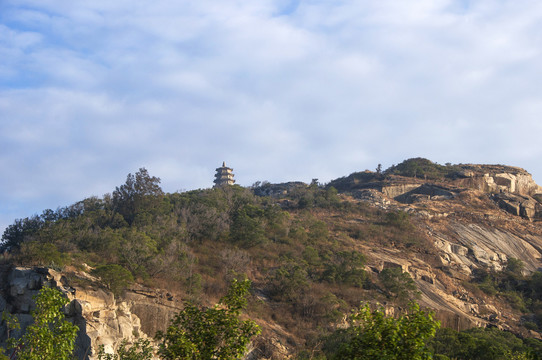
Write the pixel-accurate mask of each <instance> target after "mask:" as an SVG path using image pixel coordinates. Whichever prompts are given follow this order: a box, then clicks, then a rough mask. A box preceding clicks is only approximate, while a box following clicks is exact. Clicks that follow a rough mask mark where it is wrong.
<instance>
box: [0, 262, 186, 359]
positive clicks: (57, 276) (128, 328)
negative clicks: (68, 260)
mask: <svg viewBox="0 0 542 360" xmlns="http://www.w3.org/2000/svg"><path fill="white" fill-rule="evenodd" d="M71 275H72V276H75V275H74V274H73V273H72V274H71ZM1 276H2V279H3V289H2V290H3V292H2V296H0V311H3V310H7V311H9V312H11V313H12V314H15V315H16V316H17V317H18V319H19V321H20V323H21V327H22V330H21V332H22V331H24V329H25V328H26V327H27V326H28V325H29V324H31V322H32V317H31V315H30V312H31V311H32V308H33V300H32V297H33V296H35V295H36V294H37V293H38V292H39V290H40V289H41V288H42V287H43V286H51V287H56V288H58V289H59V290H61V291H62V292H63V293H64V294H66V295H67V297H68V299H69V300H70V303H69V304H68V305H67V306H66V308H65V314H66V316H67V318H68V320H69V321H71V322H73V323H74V324H75V325H77V326H78V327H79V332H78V337H77V340H76V356H77V358H78V359H85V360H94V359H96V353H97V350H98V349H99V347H100V346H103V347H104V350H105V351H106V352H107V353H113V352H115V350H116V349H117V348H118V346H119V345H120V343H121V342H122V341H123V340H126V341H128V343H130V342H133V341H135V340H136V339H137V338H147V337H150V338H152V337H153V336H154V334H155V333H156V331H157V330H165V329H166V326H167V324H168V323H169V320H170V319H171V317H172V316H173V315H174V314H175V313H176V312H178V311H179V308H180V304H179V303H178V302H176V301H175V300H174V299H173V298H172V297H171V296H168V294H167V293H164V292H161V291H158V290H151V289H146V288H143V287H135V288H132V289H130V290H129V291H127V293H126V295H125V296H124V297H123V298H122V299H117V298H116V297H115V296H114V295H113V294H112V293H111V292H109V291H107V290H104V289H102V288H100V287H99V286H98V284H97V282H96V279H93V278H92V277H90V276H89V275H87V274H85V273H82V272H78V274H77V276H78V277H79V279H78V282H83V281H84V282H86V286H74V282H71V283H70V282H68V280H67V278H66V276H65V275H64V274H63V273H60V272H57V271H55V270H52V269H46V268H21V267H14V268H3V269H2V271H1ZM5 332H6V329H5V327H4V326H2V327H0V338H2V339H5ZM17 335H18V334H15V336H17Z"/></svg>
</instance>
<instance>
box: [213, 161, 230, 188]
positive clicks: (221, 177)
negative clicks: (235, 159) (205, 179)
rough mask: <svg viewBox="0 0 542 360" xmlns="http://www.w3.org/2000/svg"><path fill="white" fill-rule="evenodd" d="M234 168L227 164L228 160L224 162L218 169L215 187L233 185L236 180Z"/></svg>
mask: <svg viewBox="0 0 542 360" xmlns="http://www.w3.org/2000/svg"><path fill="white" fill-rule="evenodd" d="M232 171H233V169H232V168H229V167H227V166H226V162H225V161H224V162H223V163H222V167H219V168H218V169H216V174H215V180H214V181H213V182H214V183H215V185H214V187H218V186H223V185H233V184H234V183H235V180H234V179H233V176H234V175H233V172H232Z"/></svg>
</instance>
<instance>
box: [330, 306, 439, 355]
mask: <svg viewBox="0 0 542 360" xmlns="http://www.w3.org/2000/svg"><path fill="white" fill-rule="evenodd" d="M350 325H351V326H350V327H349V328H347V329H345V330H338V331H336V332H335V333H334V334H333V335H332V336H331V337H330V338H329V339H328V341H327V342H326V344H325V345H324V352H327V354H326V355H328V357H329V358H330V359H341V360H350V359H352V360H354V359H355V360H372V359H381V360H421V359H431V357H432V356H431V353H430V351H429V349H428V348H427V347H426V345H425V342H426V341H427V339H430V338H431V337H433V336H434V335H435V331H436V330H437V329H438V328H439V327H440V323H439V322H438V321H435V320H434V319H433V314H432V313H426V312H425V311H423V310H421V309H420V307H419V306H418V304H416V303H412V304H411V306H410V309H409V311H408V313H407V314H405V315H403V316H400V317H399V318H398V319H394V318H392V317H387V316H386V315H385V312H384V309H383V308H379V309H376V310H371V309H370V307H369V305H367V304H366V305H364V306H362V307H360V308H359V309H358V310H357V311H356V312H354V313H353V314H352V315H351V316H350Z"/></svg>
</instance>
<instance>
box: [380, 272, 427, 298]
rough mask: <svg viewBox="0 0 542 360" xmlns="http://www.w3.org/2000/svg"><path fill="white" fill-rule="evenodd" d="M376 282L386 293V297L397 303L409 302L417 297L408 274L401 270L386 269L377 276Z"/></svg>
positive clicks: (414, 286)
mask: <svg viewBox="0 0 542 360" xmlns="http://www.w3.org/2000/svg"><path fill="white" fill-rule="evenodd" d="M378 280H380V283H381V284H382V286H383V287H384V289H385V290H386V291H387V292H388V296H389V297H392V298H395V299H397V300H399V301H405V300H409V299H411V298H412V297H415V296H417V295H418V293H417V288H416V283H415V282H414V280H412V278H411V277H410V274H409V273H407V272H403V270H401V268H399V267H395V268H386V269H383V270H382V271H381V272H380V273H379V274H378Z"/></svg>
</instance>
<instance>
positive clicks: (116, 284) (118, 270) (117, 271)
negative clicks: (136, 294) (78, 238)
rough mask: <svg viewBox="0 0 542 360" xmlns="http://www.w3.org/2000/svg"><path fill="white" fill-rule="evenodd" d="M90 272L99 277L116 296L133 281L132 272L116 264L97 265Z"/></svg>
mask: <svg viewBox="0 0 542 360" xmlns="http://www.w3.org/2000/svg"><path fill="white" fill-rule="evenodd" d="M92 274H93V275H95V276H98V277H99V278H101V280H102V281H103V283H104V284H105V285H106V286H107V288H108V289H109V290H111V292H112V293H113V294H115V295H117V296H118V295H120V293H121V292H122V291H123V290H124V289H126V288H127V287H128V285H130V283H132V282H133V281H134V277H133V276H132V273H131V272H130V271H128V270H126V269H125V268H123V267H122V266H120V265H118V264H111V265H102V266H98V267H97V268H96V269H95V270H93V271H92Z"/></svg>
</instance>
